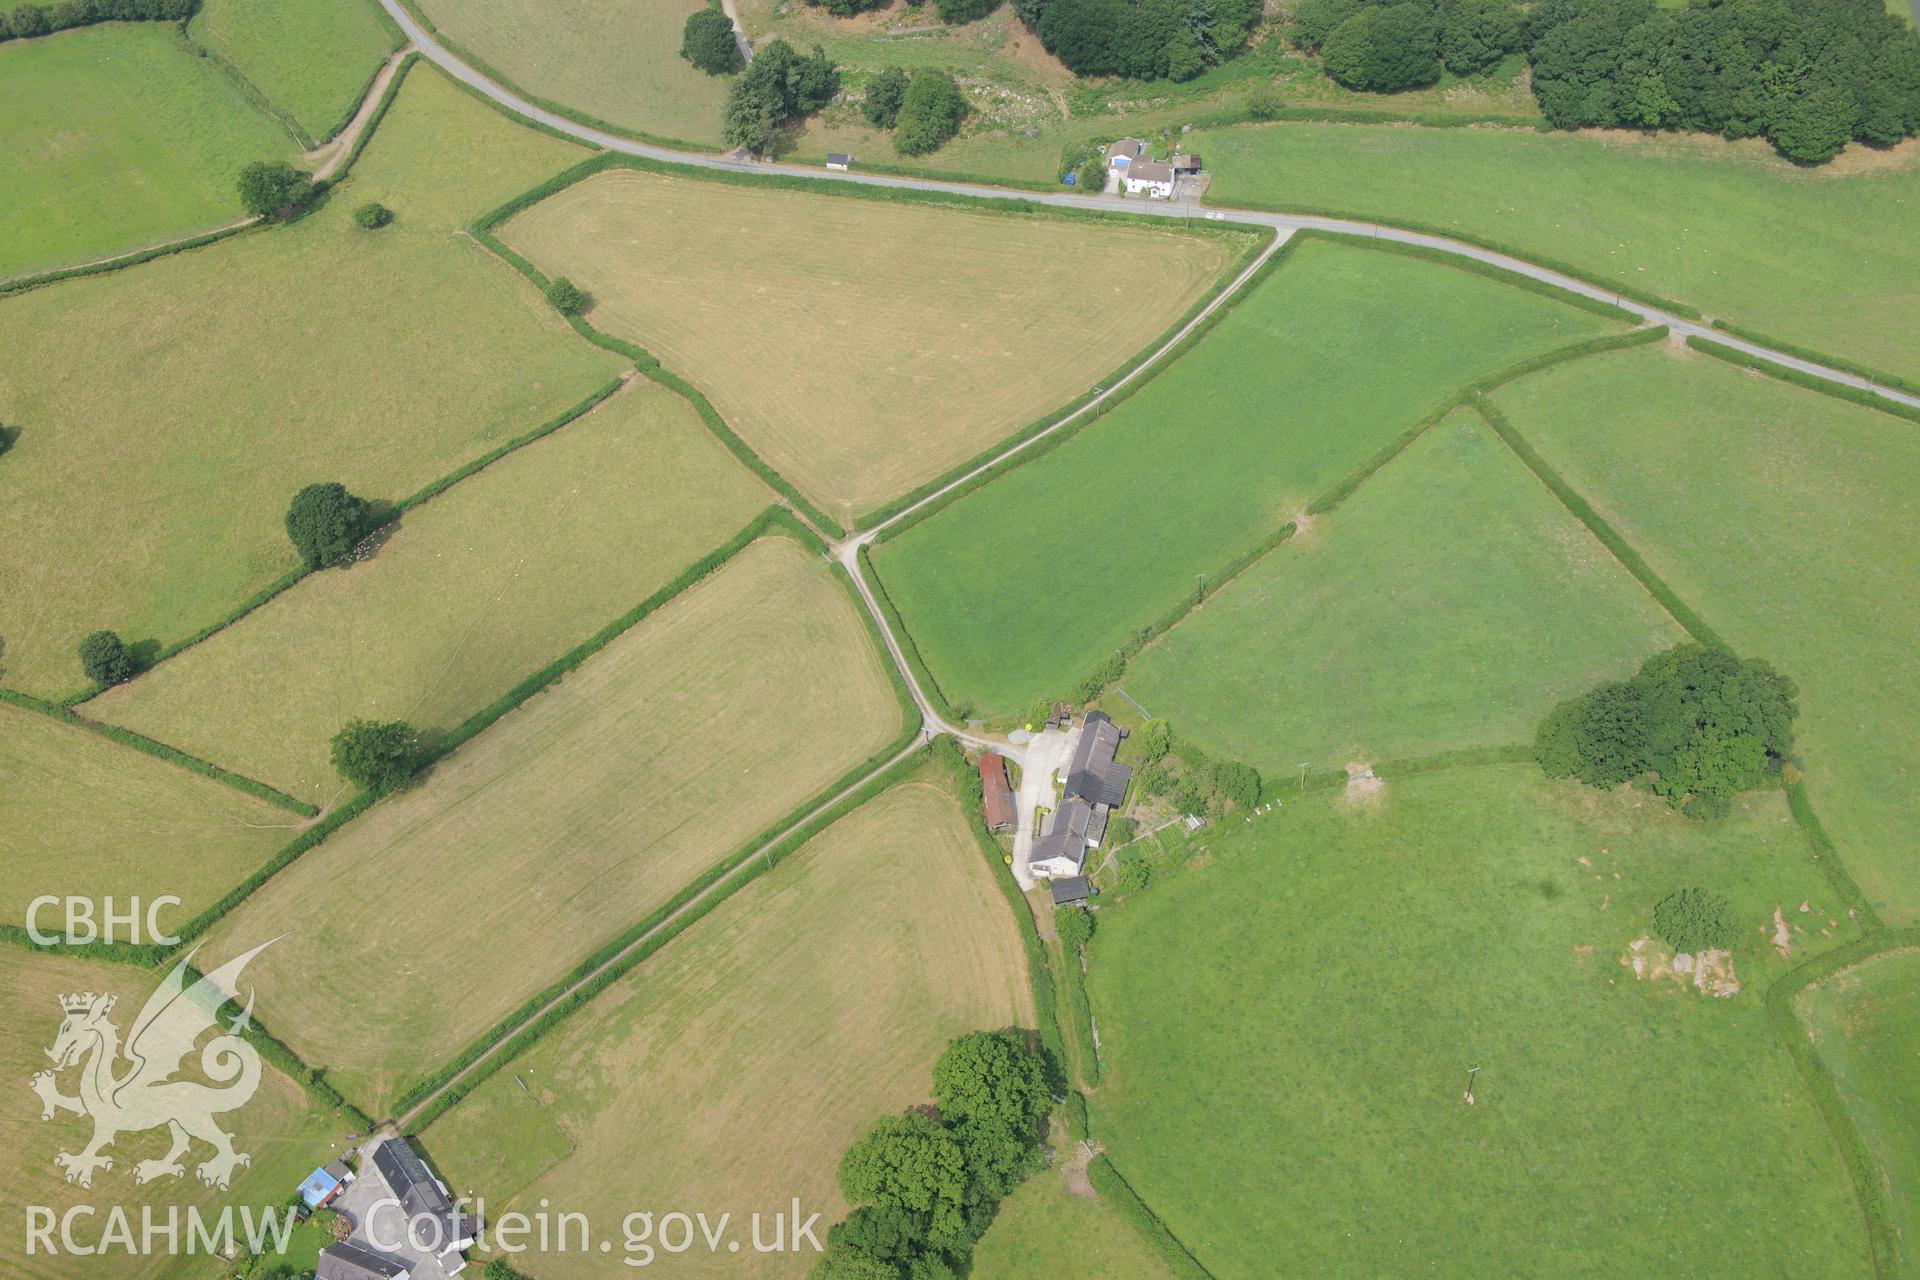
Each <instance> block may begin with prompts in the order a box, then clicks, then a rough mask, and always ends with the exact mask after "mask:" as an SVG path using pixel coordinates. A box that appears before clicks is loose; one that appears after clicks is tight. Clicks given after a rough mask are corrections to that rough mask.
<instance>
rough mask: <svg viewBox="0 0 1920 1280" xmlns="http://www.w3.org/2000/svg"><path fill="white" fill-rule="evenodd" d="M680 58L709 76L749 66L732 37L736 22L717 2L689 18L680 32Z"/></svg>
mask: <svg viewBox="0 0 1920 1280" xmlns="http://www.w3.org/2000/svg"><path fill="white" fill-rule="evenodd" d="M680 56H681V57H683V58H685V59H686V60H687V61H688V62H691V63H692V64H693V65H694V66H696V67H698V68H700V69H701V70H702V71H704V72H706V73H707V74H708V75H710V76H725V75H732V74H733V73H734V72H736V71H738V70H739V69H740V68H742V67H744V66H746V65H747V60H746V59H745V58H743V57H741V56H740V42H739V41H738V40H735V39H734V38H733V20H732V19H730V18H728V17H727V15H726V14H725V13H723V12H721V9H720V6H719V4H718V3H714V4H709V5H708V6H707V7H706V8H704V9H698V10H695V11H694V12H693V13H690V14H688V15H687V25H686V26H685V27H684V28H682V29H681V32H680Z"/></svg>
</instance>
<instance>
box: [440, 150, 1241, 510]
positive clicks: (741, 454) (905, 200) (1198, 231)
mask: <svg viewBox="0 0 1920 1280" xmlns="http://www.w3.org/2000/svg"><path fill="white" fill-rule="evenodd" d="M609 169H628V170H633V171H635V172H641V173H656V174H662V175H665V176H668V177H681V178H689V179H693V180H695V181H700V182H714V183H720V184H723V185H729V186H740V187H746V188H749V189H756V190H758V189H766V188H769V187H771V188H774V189H779V190H798V191H803V192H810V193H813V194H816V195H826V196H831V197H841V198H849V199H856V200H872V201H878V202H882V203H886V202H891V203H896V204H914V205H922V206H928V207H934V208H953V209H961V210H965V211H969V212H977V213H995V214H1001V215H1007V216H1014V217H1043V218H1066V219H1083V220H1084V219H1091V220H1094V221H1098V222H1108V223H1113V222H1118V223H1122V224H1124V225H1128V226H1134V225H1137V221H1136V219H1135V218H1134V217H1133V216H1132V215H1128V214H1121V213H1114V212H1110V211H1107V210H1103V209H1073V208H1060V207H1057V206H1053V205H1040V204H1035V203H1034V202H1032V201H1030V200H1023V199H1021V198H1019V197H1017V196H1006V197H994V196H963V195H953V194H950V193H947V192H935V191H916V190H910V189H904V188H899V187H868V186H860V185H857V184H848V183H840V182H834V181H831V180H828V179H825V178H809V177H801V176H799V175H795V174H782V173H767V174H752V173H733V172H730V171H727V170H715V169H701V168H698V167H694V166H690V165H683V164H673V163H670V162H667V161H664V160H653V159H650V158H648V157H645V156H634V155H628V154H626V153H625V152H617V151H602V152H599V153H597V154H594V155H591V156H588V157H587V158H586V159H584V160H581V161H580V162H579V163H577V164H575V165H573V166H572V167H570V168H567V169H563V170H562V171H561V172H559V173H556V174H554V175H553V176H552V177H550V178H548V179H546V180H545V181H543V182H539V183H536V184H535V185H534V186H532V187H530V188H528V189H527V190H526V191H523V192H521V193H520V194H519V195H517V196H514V197H513V198H512V199H510V200H508V201H506V203H504V204H502V205H500V206H498V207H497V208H495V209H492V210H490V211H489V212H487V213H484V214H482V215H480V217H478V218H476V219H475V220H474V221H473V222H472V223H471V224H470V225H469V226H468V228H467V230H468V233H469V234H471V235H472V236H473V237H474V238H475V239H476V240H478V241H479V242H480V243H481V244H483V245H485V246H486V247H487V248H488V249H491V250H492V251H493V252H494V253H495V254H497V255H498V256H499V257H500V258H502V259H503V260H504V261H506V262H507V263H509V264H510V265H512V266H513V267H515V268H516V269H517V270H518V271H519V272H520V273H521V274H522V275H524V276H526V277H527V279H528V280H530V281H532V282H533V284H534V286H535V287H536V288H539V289H541V290H543V291H544V290H545V289H546V288H547V286H548V285H549V284H551V283H552V281H551V280H550V279H549V277H548V276H547V275H546V273H545V272H543V271H541V270H540V268H539V267H537V266H535V265H534V264H533V263H532V262H531V261H529V260H528V259H527V258H526V257H524V256H523V255H521V254H520V253H518V252H517V251H515V250H514V249H512V248H510V247H509V246H508V245H507V244H506V243H505V242H504V241H502V240H501V239H500V238H499V236H498V235H496V234H495V229H496V228H497V227H499V226H500V225H501V224H502V223H504V222H506V221H508V220H509V219H511V218H513V217H514V216H515V215H516V214H520V213H523V212H525V211H526V210H528V209H530V208H532V207H533V206H534V205H536V204H539V203H541V202H542V201H544V200H547V199H549V198H550V197H552V196H555V195H558V194H559V193H560V192H562V191H565V190H566V189H567V188H569V187H572V186H574V185H576V184H578V183H581V182H584V181H586V180H587V179H588V178H591V177H594V176H596V175H598V174H600V173H603V172H605V171H606V170H609ZM1186 233H1187V234H1193V235H1209V236H1217V237H1220V238H1223V239H1233V240H1238V239H1243V238H1246V237H1247V236H1248V232H1247V230H1246V229H1245V228H1243V227H1238V226H1235V227H1231V228H1220V227H1215V226H1213V225H1211V224H1203V225H1201V226H1198V227H1192V228H1188V229H1187V231H1186ZM1254 238H1255V240H1256V243H1255V244H1254V245H1253V246H1252V247H1251V248H1249V249H1248V250H1246V251H1245V252H1244V253H1243V254H1242V256H1241V257H1240V259H1238V260H1237V261H1236V262H1235V264H1234V266H1233V268H1232V270H1231V271H1229V272H1223V273H1222V275H1221V279H1220V281H1219V283H1218V284H1216V285H1215V286H1214V288H1213V289H1211V290H1210V291H1209V292H1208V293H1207V295H1206V296H1204V297H1202V298H1201V299H1200V300H1199V301H1197V302H1196V303H1195V304H1194V305H1193V306H1192V307H1190V308H1189V309H1188V310H1187V312H1186V313H1185V314H1183V315H1182V316H1181V317H1180V318H1179V319H1178V320H1177V321H1175V322H1174V324H1172V325H1171V326H1169V328H1168V329H1167V330H1166V331H1165V332H1164V333H1163V334H1162V335H1161V336H1160V338H1158V339H1156V340H1155V342H1153V343H1150V344H1148V346H1147V347H1146V348H1145V349H1144V350H1142V351H1141V352H1139V353H1137V354H1135V355H1134V356H1133V357H1131V358H1130V359H1129V360H1128V361H1127V362H1126V363H1125V364H1123V365H1122V366H1121V367H1120V368H1119V369H1117V370H1115V371H1114V372H1113V373H1112V374H1110V375H1108V380H1109V381H1111V380H1113V379H1116V378H1120V377H1123V376H1127V375H1129V374H1132V375H1133V376H1134V378H1135V380H1138V379H1139V378H1140V377H1142V376H1146V375H1145V366H1146V365H1147V363H1148V361H1149V357H1150V356H1151V354H1152V352H1153V351H1154V349H1155V348H1156V347H1157V346H1158V345H1160V344H1162V343H1164V342H1165V341H1166V338H1167V336H1168V335H1170V334H1173V333H1177V332H1179V330H1180V329H1181V328H1182V327H1183V326H1185V325H1187V324H1189V323H1191V322H1192V319H1193V316H1194V315H1195V314H1196V313H1198V312H1200V311H1202V310H1204V309H1205V308H1206V307H1207V306H1209V305H1211V304H1212V302H1213V300H1214V299H1215V298H1217V297H1218V296H1219V295H1220V294H1221V293H1222V292H1224V291H1225V290H1226V289H1227V288H1229V287H1230V286H1231V285H1232V284H1233V282H1234V281H1236V280H1238V279H1239V278H1240V275H1241V274H1242V273H1243V272H1244V271H1245V270H1246V266H1247V264H1248V263H1249V262H1250V261H1251V260H1253V259H1255V258H1257V257H1258V256H1259V254H1260V253H1261V252H1263V251H1265V250H1266V249H1267V247H1268V245H1270V244H1271V243H1272V242H1271V240H1263V239H1261V238H1260V237H1258V235H1257V233H1256V235H1255V237H1254ZM1252 283H1253V281H1252V280H1251V279H1250V280H1248V281H1247V286H1248V287H1250V286H1251V285H1252ZM568 320H569V321H570V322H571V323H572V325H573V327H574V330H575V331H576V332H577V333H579V334H580V336H581V337H583V338H585V339H586V340H587V341H589V342H591V343H594V344H595V345H596V346H600V347H604V348H606V349H607V350H609V351H613V352H616V353H618V354H620V355H623V356H625V357H627V358H628V359H629V360H632V361H633V362H634V364H635V366H636V367H637V368H639V370H640V371H641V372H642V373H644V374H646V375H647V376H648V377H651V378H653V379H654V380H655V381H656V382H660V383H662V384H663V385H666V386H670V387H672V388H673V389H674V390H676V391H679V392H680V393H681V394H682V395H684V396H686V397H687V398H688V399H689V400H690V401H691V402H692V403H693V405H694V408H695V409H696V410H697V411H698V412H699V413H700V416H701V419H702V421H704V422H706V423H707V425H708V428H709V429H710V430H712V431H713V432H714V433H715V435H716V436H718V437H719V439H720V441H721V443H722V444H724V445H726V446H727V448H728V449H729V450H731V451H732V452H733V454H734V456H735V457H737V458H739V459H740V461H741V462H742V463H743V464H744V465H746V466H747V467H748V468H749V469H751V470H752V471H753V472H754V473H755V474H756V475H758V476H759V477H760V478H761V479H762V480H764V481H766V483H767V484H769V485H770V486H772V487H773V488H774V489H776V490H778V491H779V492H780V493H781V494H782V495H784V496H785V497H786V498H787V500H788V501H789V502H792V503H793V504H794V506H795V507H796V508H797V509H798V510H800V511H801V512H802V513H803V514H804V515H805V516H806V517H807V519H809V520H811V521H812V522H813V523H814V524H815V525H816V526H817V527H818V528H820V529H822V530H833V531H835V532H838V533H849V532H855V531H859V530H865V529H869V528H872V527H873V526H874V525H876V524H878V523H880V522H881V521H884V520H886V519H888V518H890V517H891V516H892V515H894V514H896V513H897V512H899V511H900V510H903V509H905V508H907V507H910V506H912V505H913V503H915V502H919V501H921V500H923V499H924V498H925V497H926V496H927V494H929V493H933V492H937V491H938V490H939V489H940V488H941V486H943V485H946V484H950V483H952V481H953V480H954V478H955V477H957V476H962V475H965V474H966V473H967V472H968V471H969V470H972V469H973V468H976V467H979V466H981V465H983V464H984V463H987V462H989V461H990V460H991V459H993V458H995V457H997V456H999V455H1001V454H1004V453H1007V452H1008V451H1009V450H1012V449H1017V448H1018V447H1019V446H1020V445H1022V444H1025V443H1027V442H1028V441H1030V440H1032V439H1033V438H1034V437H1035V436H1038V435H1041V434H1042V433H1044V432H1046V431H1047V430H1048V429H1050V428H1051V427H1053V426H1055V425H1057V424H1058V423H1059V422H1060V421H1061V420H1062V419H1064V418H1067V417H1069V416H1071V415H1072V414H1074V413H1076V412H1078V411H1079V410H1080V409H1081V408H1083V407H1084V406H1085V405H1086V403H1087V402H1088V401H1090V400H1092V399H1093V395H1092V393H1090V392H1089V393H1085V394H1083V395H1081V396H1079V397H1076V398H1075V399H1074V400H1072V401H1070V402H1068V403H1067V404H1066V405H1063V406H1061V407H1060V408H1058V409H1055V410H1054V411H1053V412H1051V413H1049V414H1048V415H1047V416H1046V417H1043V418H1041V419H1039V420H1038V421H1036V422H1033V423H1030V424H1029V425H1028V426H1026V427H1024V428H1022V429H1021V430H1020V431H1018V432H1016V433H1015V434H1014V435H1013V436H1011V437H1008V438H1006V439H1003V440H1001V441H999V442H997V443H995V444H993V445H991V446H989V447H988V448H987V449H985V450H983V451H982V452H981V453H979V454H977V455H975V456H974V457H973V458H971V459H968V460H967V461H965V462H962V463H960V464H958V465H957V466H955V467H952V468H950V469H949V470H948V471H946V472H945V473H943V474H942V475H940V476H938V477H936V478H935V479H933V480H930V481H927V482H926V483H924V484H922V485H920V486H918V487H917V488H915V489H914V490H912V491H911V492H909V493H907V494H906V495H904V496H902V497H900V498H895V499H893V500H892V501H890V502H888V503H887V504H885V505H884V506H882V507H879V508H877V509H875V510H873V511H870V512H867V513H865V514H862V515H860V516H858V517H856V518H855V519H854V521H853V523H852V525H850V526H849V525H848V524H847V523H846V522H844V521H841V520H836V519H834V518H832V517H831V516H828V515H827V514H826V513H825V512H823V511H822V510H821V509H820V508H819V507H817V506H816V505H814V503H813V502H812V501H810V500H809V499H808V498H807V497H805V496H804V495H803V494H802V493H801V492H800V491H799V489H797V488H796V487H795V486H794V485H793V484H792V482H790V481H789V480H788V479H787V478H786V477H785V476H784V475H782V474H780V472H779V471H777V470H775V469H774V468H773V466H772V465H771V464H769V463H768V462H767V461H766V460H765V459H764V458H762V457H761V456H760V455H759V454H758V453H756V452H755V451H754V449H753V447H752V446H751V445H749V444H748V443H747V442H746V441H745V440H744V439H743V438H741V437H740V436H739V435H738V434H737V433H735V432H734V430H733V429H732V428H731V427H729V426H728V425H727V424H726V420H725V419H724V418H722V417H721V416H720V413H719V411H718V410H716V409H714V407H713V405H712V403H711V402H709V401H708V400H707V398H706V396H705V395H704V394H703V393H701V392H700V391H699V390H698V389H697V388H695V387H694V386H693V385H692V384H691V383H689V382H687V381H686V380H685V379H684V378H681V377H680V376H679V375H678V374H675V373H673V372H672V371H670V370H668V369H667V368H666V367H665V366H664V365H662V364H661V363H660V361H659V359H658V358H657V357H655V356H654V355H652V354H651V353H650V352H648V351H647V350H646V349H645V348H644V347H641V346H639V345H638V344H636V343H633V342H629V341H627V340H626V339H624V338H619V337H615V336H614V335H612V334H609V333H606V332H604V331H602V330H600V329H597V328H595V327H594V326H593V325H592V324H590V323H589V322H588V321H586V320H585V319H583V318H581V317H580V316H577V315H575V316H569V317H568ZM1136 370H1138V371H1140V372H1138V373H1136V372H1135V371H1136ZM1116 394H1117V393H1116ZM1089 416H1097V415H1089Z"/></svg>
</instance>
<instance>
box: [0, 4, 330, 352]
mask: <svg viewBox="0 0 1920 1280" xmlns="http://www.w3.org/2000/svg"><path fill="white" fill-rule="evenodd" d="M0 84H4V85H6V86H7V98H6V104H7V105H6V110H5V111H4V112H0V191H4V192H6V198H5V199H4V200H0V279H4V278H6V277H8V276H19V275H30V274H32V273H33V272H36V271H43V270H45V269H47V268H49V267H57V266H64V265H67V264H69V263H74V262H82V261H85V260H87V259H90V258H97V257H104V256H106V255H109V254H114V253H119V252H122V251H124V250H127V249H136V248H139V247H140V246H142V245H146V244H152V243H155V242H157V241H161V240H169V239H174V238H176V237H179V236H186V235H190V234H192V233H194V232H196V231H206V230H209V229H211V228H213V227H217V226H220V225H222V224H224V223H228V222H232V221H234V220H235V219H236V218H240V217H242V216H244V212H243V210H242V209H241V208H240V201H239V198H238V197H237V196H235V195H234V193H233V180H234V176H235V175H236V174H238V173H239V172H240V169H241V167H242V166H243V165H245V164H247V163H248V162H249V161H253V160H277V159H289V158H291V157H292V156H293V154H294V152H295V151H296V150H297V149H298V148H297V147H296V146H295V144H294V141H293V139H292V138H291V137H290V136H289V135H288V134H287V132H286V130H284V129H282V128H281V127H280V126H279V125H277V124H275V123H274V122H273V121H272V120H271V119H269V118H268V117H267V116H266V115H265V114H263V113H262V112H260V111H258V110H256V109H255V108H254V106H253V104H252V103H250V102H248V101H247V100H246V98H245V97H243V96H242V95H241V93H240V90H239V89H238V88H236V87H235V86H234V84H233V82H232V81H230V80H228V79H227V77H226V76H225V75H224V74H222V73H221V71H220V69H219V68H218V67H216V66H214V65H212V64H211V63H209V62H206V61H204V60H202V59H200V58H196V57H194V56H193V55H192V54H191V53H189V52H188V51H187V49H186V46H184V45H183V44H181V42H180V40H179V39H178V37H176V36H175V35H174V33H173V31H172V30H171V29H169V28H168V27H167V26H165V25H163V24H161V23H158V22H113V23H107V24H104V25H101V26H96V27H85V28H81V29H79V30H75V31H63V32H61V33H60V34H58V35H53V36H45V37H42V38H40V39H36V40H10V41H8V42H6V43H4V44H0ZM0 305H5V304H0ZM0 323H4V322H0Z"/></svg>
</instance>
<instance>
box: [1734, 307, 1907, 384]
mask: <svg viewBox="0 0 1920 1280" xmlns="http://www.w3.org/2000/svg"><path fill="white" fill-rule="evenodd" d="M1713 327H1714V328H1716V329H1718V330H1719V331H1720V332H1722V333H1726V334H1731V335H1733V336H1734V337H1736V338H1744V339H1746V340H1747V341H1748V342H1753V343H1758V344H1759V345H1760V346H1763V347H1771V348H1773V349H1774V350H1775V351H1778V352H1781V353H1782V354H1784V355H1790V356H1798V357H1799V358H1800V359H1802V360H1811V361H1813V362H1814V363H1815V364H1824V365H1826V366H1827V367H1828V368H1830V369H1838V370H1840V371H1841V372H1842V373H1851V374H1853V375H1854V376H1855V377H1860V378H1865V379H1866V380H1867V381H1868V382H1875V383H1878V384H1880V385H1881V386H1883V387H1892V388H1893V389H1894V390H1895V391H1904V392H1906V393H1907V394H1908V395H1920V382H1915V381H1914V380H1913V379H1911V378H1903V377H1901V376H1900V375H1899V374H1896V373H1887V372H1886V371H1884V370H1881V369H1875V368H1874V367H1873V366H1871V365H1864V364H1860V363H1858V362H1857V361H1853V360H1848V359H1844V358H1843V357H1840V356H1830V355H1828V354H1827V353H1826V352H1824V351H1815V350H1814V349H1813V348H1812V347H1803V346H1800V345H1799V344H1798V343H1793V342H1782V341H1780V339H1778V338H1770V337H1768V336H1767V335H1766V334H1764V333H1759V332H1757V331H1755V330H1753V329H1749V328H1748V327H1747V326H1745V325H1740V324H1733V323H1731V322H1729V321H1726V320H1715V321H1714V322H1713ZM1827 385H1829V386H1831V385H1833V384H1831V383H1828V384H1827ZM1883 403H1885V402H1883Z"/></svg>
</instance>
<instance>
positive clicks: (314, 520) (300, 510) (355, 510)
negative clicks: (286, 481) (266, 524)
mask: <svg viewBox="0 0 1920 1280" xmlns="http://www.w3.org/2000/svg"><path fill="white" fill-rule="evenodd" d="M371 510H372V508H371V507H370V505H369V504H368V502H367V500H366V499H365V498H357V497H355V496H354V495H353V494H351V493H348V492H347V487H346V486H345V485H343V484H341V483H340V482H339V481H337V480H335V481H329V482H327V483H324V484H310V485H308V486H307V487H306V488H304V489H302V490H301V491H300V492H299V493H296V494H294V495H293V502H292V504H291V505H290V506H288V508H287V536H288V537H289V538H291V539H293V545H294V549H295V550H297V551H299V553H300V556H301V558H302V559H303V560H305V561H306V562H307V567H308V568H310V569H319V568H322V567H324V566H326V565H330V564H338V563H340V562H341V561H342V560H345V559H346V558H347V555H348V553H349V552H351V551H352V550H353V544H354V543H356V542H358V541H360V539H361V537H362V536H363V535H364V534H365V533H366V532H367V525H368V521H369V517H370V514H371Z"/></svg>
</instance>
